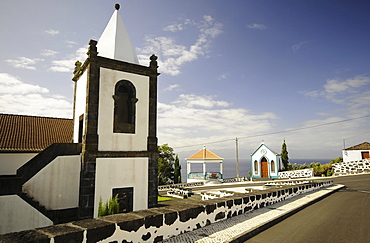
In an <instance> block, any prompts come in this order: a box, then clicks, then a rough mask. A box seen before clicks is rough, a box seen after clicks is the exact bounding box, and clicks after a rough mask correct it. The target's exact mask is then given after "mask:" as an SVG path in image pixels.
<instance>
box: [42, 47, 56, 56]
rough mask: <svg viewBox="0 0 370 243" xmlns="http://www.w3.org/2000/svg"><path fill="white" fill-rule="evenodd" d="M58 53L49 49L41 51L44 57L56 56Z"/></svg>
mask: <svg viewBox="0 0 370 243" xmlns="http://www.w3.org/2000/svg"><path fill="white" fill-rule="evenodd" d="M57 53H58V52H57V51H53V50H48V49H44V50H42V51H41V55H42V56H46V57H48V56H55V55H56V54H57Z"/></svg>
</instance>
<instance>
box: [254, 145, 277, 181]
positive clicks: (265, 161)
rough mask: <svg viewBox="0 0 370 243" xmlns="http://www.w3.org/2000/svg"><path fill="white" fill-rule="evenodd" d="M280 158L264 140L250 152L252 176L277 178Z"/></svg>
mask: <svg viewBox="0 0 370 243" xmlns="http://www.w3.org/2000/svg"><path fill="white" fill-rule="evenodd" d="M281 167H282V165H281V158H280V155H279V154H278V153H276V152H275V151H273V150H271V149H270V148H269V147H267V145H266V144H265V142H264V141H262V143H261V144H260V145H259V146H258V148H257V149H256V150H255V151H254V152H253V153H251V170H252V178H278V172H279V170H280V169H281Z"/></svg>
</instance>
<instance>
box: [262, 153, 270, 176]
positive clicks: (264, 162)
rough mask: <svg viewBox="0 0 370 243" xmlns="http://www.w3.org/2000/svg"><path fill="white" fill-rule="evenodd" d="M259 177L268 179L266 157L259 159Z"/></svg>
mask: <svg viewBox="0 0 370 243" xmlns="http://www.w3.org/2000/svg"><path fill="white" fill-rule="evenodd" d="M261 177H262V178H268V177H269V169H268V162H267V159H266V157H262V159H261Z"/></svg>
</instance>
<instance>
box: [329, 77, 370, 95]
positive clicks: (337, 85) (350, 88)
mask: <svg viewBox="0 0 370 243" xmlns="http://www.w3.org/2000/svg"><path fill="white" fill-rule="evenodd" d="M368 83H370V78H369V77H363V76H356V77H354V78H350V79H347V80H344V81H341V80H338V79H329V80H327V81H326V84H325V85H324V88H325V92H326V93H328V94H336V93H342V92H354V91H355V89H356V88H359V87H361V86H364V85H366V84H368Z"/></svg>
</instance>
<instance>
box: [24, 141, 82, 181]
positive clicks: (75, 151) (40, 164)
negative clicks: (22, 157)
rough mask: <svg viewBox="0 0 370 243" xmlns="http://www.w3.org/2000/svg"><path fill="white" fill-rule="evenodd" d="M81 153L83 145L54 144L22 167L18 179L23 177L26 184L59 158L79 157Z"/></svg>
mask: <svg viewBox="0 0 370 243" xmlns="http://www.w3.org/2000/svg"><path fill="white" fill-rule="evenodd" d="M80 153H81V144H79V143H54V144H52V145H50V146H49V147H47V148H46V149H45V150H43V151H42V152H41V153H39V154H38V155H36V156H35V157H33V158H32V159H31V160H30V161H28V162H27V163H25V164H24V165H22V166H21V167H20V168H19V169H18V170H17V177H21V178H22V179H21V180H22V183H25V182H26V181H28V180H29V179H31V178H32V177H33V176H34V175H36V174H37V173H38V172H39V171H40V170H41V169H43V168H44V167H45V166H47V165H48V164H49V163H50V162H52V161H53V160H54V159H55V158H57V157H58V156H63V155H79V154H80Z"/></svg>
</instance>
